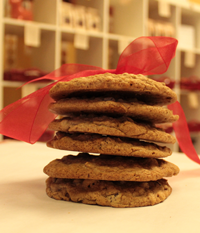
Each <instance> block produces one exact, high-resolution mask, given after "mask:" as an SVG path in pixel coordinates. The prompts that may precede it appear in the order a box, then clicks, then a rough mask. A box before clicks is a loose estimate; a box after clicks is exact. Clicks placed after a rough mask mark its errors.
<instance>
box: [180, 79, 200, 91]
mask: <svg viewBox="0 0 200 233" xmlns="http://www.w3.org/2000/svg"><path fill="white" fill-rule="evenodd" d="M180 88H181V89H184V90H190V91H196V90H200V79H199V77H197V76H190V77H188V78H184V77H183V78H181V81H180Z"/></svg>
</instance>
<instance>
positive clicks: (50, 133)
mask: <svg viewBox="0 0 200 233" xmlns="http://www.w3.org/2000/svg"><path fill="white" fill-rule="evenodd" d="M53 136H54V131H51V130H48V129H47V130H46V131H45V132H44V133H43V135H42V136H41V137H40V138H39V140H38V141H39V142H47V141H49V140H51V139H52V138H53Z"/></svg>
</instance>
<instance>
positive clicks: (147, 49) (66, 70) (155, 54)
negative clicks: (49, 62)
mask: <svg viewBox="0 0 200 233" xmlns="http://www.w3.org/2000/svg"><path fill="white" fill-rule="evenodd" d="M177 44H178V41H177V40H176V39H174V38H171V37H139V38H137V39H135V40H134V41H133V42H132V43H130V44H129V45H128V46H127V47H126V48H125V50H124V51H123V53H122V54H121V55H120V57H119V61H118V64H117V68H116V69H114V70H104V69H102V68H99V67H95V66H89V65H80V64H65V65H63V66H61V67H60V68H59V69H57V70H55V71H53V72H51V73H50V74H48V75H46V76H44V77H41V78H38V79H35V80H34V81H39V80H45V79H48V80H54V81H56V82H59V81H69V80H71V79H74V78H79V77H83V76H89V75H94V74H102V73H106V72H110V73H115V74H122V73H125V72H126V73H133V74H143V75H151V74H162V73H164V72H166V71H167V69H168V67H169V64H170V62H171V60H172V58H173V57H174V56H175V51H176V47H177ZM56 82H54V83H52V84H50V85H48V86H46V87H44V88H41V89H39V90H38V91H36V92H34V93H32V94H30V95H27V96H25V97H24V98H22V99H20V100H18V101H16V102H14V103H12V104H10V105H8V106H6V107H5V108H4V109H2V110H1V111H0V133H1V134H3V135H6V136H9V137H12V138H15V139H18V140H21V141H25V142H28V143H31V144H33V143H35V142H36V141H37V140H38V139H39V138H40V137H41V135H42V134H43V133H44V131H45V130H46V129H47V127H48V125H49V123H50V122H51V121H52V120H53V119H55V117H56V115H55V114H53V113H51V112H49V111H48V105H49V104H50V103H51V102H52V101H53V100H52V99H51V97H50V96H49V90H50V88H51V87H52V86H53V85H55V83H56ZM29 83H30V82H29ZM169 109H171V110H172V111H173V112H174V114H177V115H179V120H178V121H177V122H175V123H173V128H174V130H175V134H176V138H177V140H178V143H179V146H180V148H181V149H182V151H183V152H184V153H185V154H186V155H187V156H188V157H189V158H190V159H192V160H193V161H195V162H197V163H199V164H200V159H199V157H198V155H197V153H196V151H195V149H194V147H193V144H192V141H191V138H190V134H189V130H188V127H187V122H186V119H185V115H184V112H183V110H182V108H181V105H180V104H179V102H178V101H177V102H176V103H174V104H171V105H170V106H169Z"/></svg>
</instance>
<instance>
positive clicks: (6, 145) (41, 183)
mask: <svg viewBox="0 0 200 233" xmlns="http://www.w3.org/2000/svg"><path fill="white" fill-rule="evenodd" d="M65 154H68V152H67V151H62V150H56V149H51V148H47V147H46V145H45V144H44V143H36V144H34V145H30V144H27V143H24V142H17V141H7V142H3V143H0V166H1V168H0V232H1V233H8V232H9V233H10V232H13V233H18V232H20V233H24V232H25V233H32V232H34V233H40V232H42V233H46V232H48V233H51V232H52V233H62V232H67V233H82V232H87V233H107V232H109V233H111V232H113V233H122V232H123V233H129V232H130V233H134V232H137V233H142V232H145V233H147V232H148V233H149V232H150V233H151V232H154V233H157V232H159V233H165V232H167V233H169V232H171V233H174V232H176V233H179V232H181V233H184V232H190V233H193V232H195V233H196V232H198V233H199V232H200V165H198V164H196V163H194V162H193V161H191V160H190V159H188V158H187V157H186V156H185V155H184V154H179V153H174V154H173V155H172V156H170V157H168V158H167V159H166V160H168V161H171V162H173V163H175V164H176V165H178V166H179V168H180V169H181V172H180V173H179V175H178V176H175V177H172V178H169V179H168V181H169V184H170V185H171V187H172V188H173V191H172V194H171V195H170V196H169V197H168V198H167V199H166V200H165V201H164V202H163V203H160V204H158V205H155V206H150V207H139V208H111V207H101V206H93V205H85V204H80V203H71V202H64V201H56V200H54V199H51V198H49V197H48V196H47V195H46V193H45V180H46V178H47V176H46V175H45V174H43V167H44V166H45V165H46V164H48V163H49V162H50V161H51V160H53V159H55V158H61V157H62V156H64V155H65Z"/></svg>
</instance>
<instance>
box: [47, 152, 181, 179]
mask: <svg viewBox="0 0 200 233" xmlns="http://www.w3.org/2000/svg"><path fill="white" fill-rule="evenodd" d="M44 173H45V174H47V175H48V176H50V177H54V178H66V179H95V180H111V181H151V180H158V179H161V178H163V177H171V176H173V175H177V174H178V173H179V168H178V167H177V166H176V165H174V164H172V163H170V162H167V161H165V160H163V159H155V158H136V157H121V156H109V155H100V156H94V155H89V154H87V153H79V154H78V155H77V156H72V155H68V156H64V157H63V158H62V159H56V160H53V161H52V162H50V163H49V164H48V165H46V166H45V167H44Z"/></svg>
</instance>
